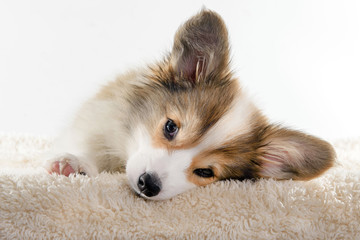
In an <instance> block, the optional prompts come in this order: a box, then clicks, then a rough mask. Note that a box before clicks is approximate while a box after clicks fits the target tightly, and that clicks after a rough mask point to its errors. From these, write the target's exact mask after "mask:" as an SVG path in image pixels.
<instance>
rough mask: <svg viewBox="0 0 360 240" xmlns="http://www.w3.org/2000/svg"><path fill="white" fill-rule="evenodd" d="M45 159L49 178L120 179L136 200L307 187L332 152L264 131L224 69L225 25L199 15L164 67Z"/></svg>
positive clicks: (121, 83) (105, 101) (79, 120)
mask: <svg viewBox="0 0 360 240" xmlns="http://www.w3.org/2000/svg"><path fill="white" fill-rule="evenodd" d="M51 154H52V156H55V157H51V158H48V160H47V161H46V168H47V169H48V171H49V172H55V173H58V174H64V175H69V174H72V173H75V174H76V173H84V174H86V175H89V176H95V175H97V174H98V173H99V172H102V171H110V172H113V171H125V170H126V174H127V176H128V179H129V183H130V185H131V187H132V188H133V189H134V190H135V191H136V192H137V193H139V194H140V195H141V196H142V197H145V198H149V199H156V200H158V199H167V198H171V197H172V196H174V195H176V194H179V193H181V192H184V191H186V190H188V189H190V188H193V187H195V186H203V185H207V184H209V183H212V182H214V181H217V180H222V179H229V178H234V179H246V178H261V177H263V178H275V179H295V180H302V179H305V180H307V179H311V178H313V177H316V176H318V175H320V174H321V173H322V172H324V171H325V170H327V169H328V168H329V167H331V166H332V164H333V161H334V158H335V154H334V150H333V148H332V147H331V145H330V144H328V143H327V142H325V141H323V140H320V139H318V138H315V137H312V136H309V135H306V134H304V133H301V132H298V131H294V130H289V129H285V128H282V127H280V126H277V125H272V124H270V123H269V122H268V120H267V119H266V118H265V117H264V116H263V115H262V113H261V112H260V111H259V110H258V109H257V108H256V107H255V105H254V104H253V103H252V102H251V100H250V99H249V98H248V97H247V96H246V94H244V92H243V91H242V89H241V87H240V85H239V82H238V81H237V79H235V78H234V77H233V75H232V73H231V70H230V69H229V44H228V36H227V30H226V27H225V25H224V23H223V21H222V19H221V18H220V17H219V16H218V15H217V14H216V13H214V12H211V11H207V10H203V11H202V12H200V13H199V14H198V15H196V16H194V17H193V18H191V19H189V20H188V21H187V22H186V23H185V24H184V25H183V26H181V27H180V28H179V30H178V32H177V34H176V36H175V41H174V46H173V49H172V52H171V53H170V54H169V56H167V57H166V58H165V59H164V61H163V62H160V63H158V64H155V65H152V66H150V67H147V68H144V69H142V70H138V71H133V72H130V73H128V74H126V75H123V76H121V77H119V78H118V79H116V80H115V81H114V82H111V83H109V84H108V85H107V86H105V87H104V88H103V89H102V90H101V91H100V92H99V93H98V94H97V95H96V96H95V97H94V98H93V99H91V100H89V101H88V102H87V103H86V104H84V106H83V107H82V109H81V110H80V112H79V114H78V115H77V117H76V119H75V120H74V123H73V125H72V126H71V128H70V129H69V130H68V131H67V132H65V133H64V134H63V136H62V137H60V138H59V140H58V141H57V143H56V144H55V147H54V149H53V151H52V153H51Z"/></svg>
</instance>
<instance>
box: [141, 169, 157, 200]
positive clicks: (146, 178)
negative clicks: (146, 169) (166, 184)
mask: <svg viewBox="0 0 360 240" xmlns="http://www.w3.org/2000/svg"><path fill="white" fill-rule="evenodd" d="M137 185H138V188H139V190H140V192H141V193H142V194H144V195H145V196H147V197H153V196H156V195H158V194H159V192H160V190H161V181H160V178H159V176H158V175H157V174H156V173H143V174H142V175H141V176H140V177H139V181H138V183H137Z"/></svg>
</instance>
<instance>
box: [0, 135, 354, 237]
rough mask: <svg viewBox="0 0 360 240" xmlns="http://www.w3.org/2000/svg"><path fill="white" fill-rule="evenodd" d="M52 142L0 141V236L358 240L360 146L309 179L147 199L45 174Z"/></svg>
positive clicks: (343, 150) (108, 183) (112, 177)
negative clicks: (44, 161) (43, 157)
mask: <svg viewBox="0 0 360 240" xmlns="http://www.w3.org/2000/svg"><path fill="white" fill-rule="evenodd" d="M51 142H52V140H51V139H49V138H42V137H33V136H22V135H21V136H19V135H17V136H14V135H0V166H1V167H0V238H1V239H3V238H5V239H48V238H49V239H169V238H170V239H213V238H214V239H360V202H359V200H360V181H359V180H360V139H358V140H351V141H339V142H337V143H335V144H334V145H335V147H336V150H337V154H338V162H337V164H336V166H335V167H334V168H332V169H331V170H329V171H328V172H326V174H324V175H323V176H321V177H320V178H317V179H314V180H311V181H308V182H296V181H274V180H259V181H256V182H251V181H243V182H240V181H224V182H218V183H215V184H212V185H210V186H206V187H199V188H196V189H194V190H192V191H189V192H186V193H184V194H181V195H179V196H177V197H175V198H173V199H171V200H167V201H147V200H144V199H142V198H139V197H137V196H136V195H135V194H134V193H133V192H132V191H131V189H130V188H129V186H128V184H127V180H126V177H125V176H124V174H109V173H102V174H100V175H99V176H98V177H96V178H89V177H87V176H76V177H73V176H72V177H64V176H57V175H49V174H47V173H46V172H45V171H44V170H43V169H42V168H41V167H40V165H41V164H40V162H39V155H40V154H41V153H42V152H43V151H44V150H46V149H47V148H49V146H50V145H51Z"/></svg>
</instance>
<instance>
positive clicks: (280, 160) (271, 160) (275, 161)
mask: <svg viewBox="0 0 360 240" xmlns="http://www.w3.org/2000/svg"><path fill="white" fill-rule="evenodd" d="M263 139H264V140H263V144H262V146H261V147H260V148H259V149H258V153H259V157H258V160H259V164H260V171H259V175H260V176H261V177H271V178H275V179H294V180H308V179H311V178H314V177H317V176H318V175H320V174H321V173H323V172H324V171H326V170H327V169H328V168H330V167H331V166H332V165H333V163H334V159H335V151H334V149H333V147H332V146H331V145H330V144H329V143H327V142H325V141H323V140H321V139H319V138H316V137H313V136H310V135H306V134H304V133H301V132H298V131H294V130H289V129H286V128H280V127H278V126H269V127H268V128H266V130H265V132H264V138H263Z"/></svg>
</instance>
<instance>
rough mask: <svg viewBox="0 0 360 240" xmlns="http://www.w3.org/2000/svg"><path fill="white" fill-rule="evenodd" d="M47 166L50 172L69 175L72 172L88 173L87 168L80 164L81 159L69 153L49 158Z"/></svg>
mask: <svg viewBox="0 0 360 240" xmlns="http://www.w3.org/2000/svg"><path fill="white" fill-rule="evenodd" d="M45 168H46V169H47V170H48V172H49V173H56V174H59V175H65V176H69V175H70V174H82V175H86V174H87V173H86V171H85V169H83V168H82V166H81V165H80V162H79V159H78V158H77V157H76V156H74V155H72V154H69V153H65V154H61V155H59V156H57V157H55V158H53V159H49V160H48V161H47V162H46V164H45Z"/></svg>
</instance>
